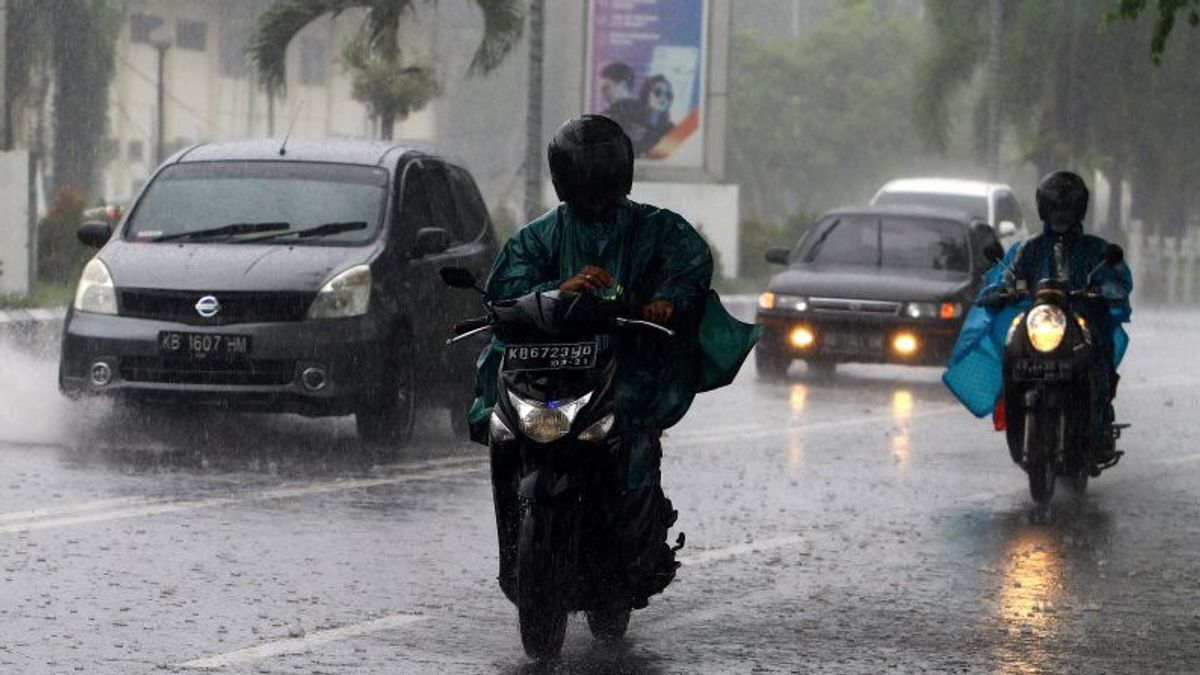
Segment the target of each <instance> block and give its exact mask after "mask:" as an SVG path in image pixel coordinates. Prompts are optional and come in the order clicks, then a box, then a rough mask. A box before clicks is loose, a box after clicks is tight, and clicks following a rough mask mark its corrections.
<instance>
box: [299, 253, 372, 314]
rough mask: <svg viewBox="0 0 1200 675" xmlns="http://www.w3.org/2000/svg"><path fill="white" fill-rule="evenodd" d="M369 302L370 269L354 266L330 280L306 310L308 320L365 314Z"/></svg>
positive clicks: (363, 266)
mask: <svg viewBox="0 0 1200 675" xmlns="http://www.w3.org/2000/svg"><path fill="white" fill-rule="evenodd" d="M370 302H371V267H370V266H369V265H355V266H354V267H351V268H350V269H348V270H346V271H344V272H342V273H341V274H338V275H337V276H335V277H334V278H332V279H330V280H329V282H328V283H326V284H325V285H324V286H322V287H321V290H320V292H318V293H317V299H316V300H313V303H312V306H311V307H309V308H308V318H310V319H342V318H345V317H350V316H361V315H363V314H366V313H367V306H368V305H369V304H370Z"/></svg>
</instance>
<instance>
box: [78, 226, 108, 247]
mask: <svg viewBox="0 0 1200 675" xmlns="http://www.w3.org/2000/svg"><path fill="white" fill-rule="evenodd" d="M75 235H76V236H77V237H79V241H80V243H82V244H83V245H84V246H91V247H92V248H103V247H104V245H105V244H107V243H108V240H109V239H111V238H112V226H111V225H109V224H108V223H105V222H103V221H99V220H89V221H88V222H86V223H84V224H82V225H80V226H79V230H78V231H77V232H76V233H75Z"/></svg>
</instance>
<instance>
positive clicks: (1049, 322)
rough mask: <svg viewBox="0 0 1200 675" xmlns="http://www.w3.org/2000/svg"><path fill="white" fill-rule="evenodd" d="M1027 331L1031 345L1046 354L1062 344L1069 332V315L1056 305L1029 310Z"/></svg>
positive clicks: (1026, 320)
mask: <svg viewBox="0 0 1200 675" xmlns="http://www.w3.org/2000/svg"><path fill="white" fill-rule="evenodd" d="M1025 329H1026V330H1027V331H1028V332H1029V343H1030V344H1032V345H1033V348H1034V349H1036V350H1038V351H1039V352H1042V353H1043V354H1046V353H1049V352H1052V351H1054V350H1055V349H1058V346H1059V345H1060V344H1062V341H1063V336H1064V335H1065V334H1066V332H1067V315H1066V313H1065V312H1063V311H1062V310H1061V309H1059V308H1058V307H1055V306H1054V305H1038V306H1037V307H1034V308H1033V309H1031V310H1029V315H1028V316H1027V317H1026V318H1025Z"/></svg>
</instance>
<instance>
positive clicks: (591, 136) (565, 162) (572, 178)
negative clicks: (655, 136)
mask: <svg viewBox="0 0 1200 675" xmlns="http://www.w3.org/2000/svg"><path fill="white" fill-rule="evenodd" d="M546 159H547V160H548V162H549V164H550V179H551V181H552V182H553V183H554V191H555V192H556V193H558V198H559V199H561V200H562V201H564V202H566V203H567V204H570V205H571V206H572V207H574V208H576V209H579V210H580V211H581V212H582V213H583V214H584V215H585V216H589V217H598V216H602V215H604V213H605V212H606V211H608V210H611V209H612V208H613V207H615V206H616V205H617V204H618V203H620V201H621V200H622V199H623V198H624V197H625V196H626V195H628V194H629V191H630V190H631V189H632V188H633V143H632V141H630V140H629V136H628V135H626V134H625V131H624V130H622V129H621V125H619V124H617V123H616V122H614V121H613V120H611V119H609V118H607V117H604V116H603V115H580V116H579V117H572V118H571V119H569V120H567V121H566V122H564V123H563V125H562V126H560V127H559V128H558V131H556V132H555V133H554V137H553V138H551V139H550V144H549V146H548V147H547V149H546Z"/></svg>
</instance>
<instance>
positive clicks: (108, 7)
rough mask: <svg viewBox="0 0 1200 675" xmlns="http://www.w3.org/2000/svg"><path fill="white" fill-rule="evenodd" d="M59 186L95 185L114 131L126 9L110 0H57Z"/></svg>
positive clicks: (54, 0)
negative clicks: (112, 91) (111, 110)
mask: <svg viewBox="0 0 1200 675" xmlns="http://www.w3.org/2000/svg"><path fill="white" fill-rule="evenodd" d="M46 4H47V6H48V8H49V11H50V12H51V16H52V17H53V18H52V25H53V31H52V43H53V48H54V185H55V186H56V187H57V188H62V187H64V186H68V185H70V186H75V187H77V188H79V189H81V190H83V191H84V192H88V191H91V190H92V189H94V187H95V184H96V177H97V171H98V169H99V166H100V147H101V144H102V143H103V140H104V137H105V135H106V134H107V132H108V107H109V106H108V89H109V85H111V84H112V79H113V75H114V73H115V65H116V64H115V59H116V53H115V49H114V43H115V42H116V39H117V33H118V31H119V30H120V28H119V23H118V22H119V20H120V14H119V13H118V12H117V11H116V10H115V9H114V8H113V7H112V4H111V3H110V2H107V1H106V0H52V2H50V3H46Z"/></svg>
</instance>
